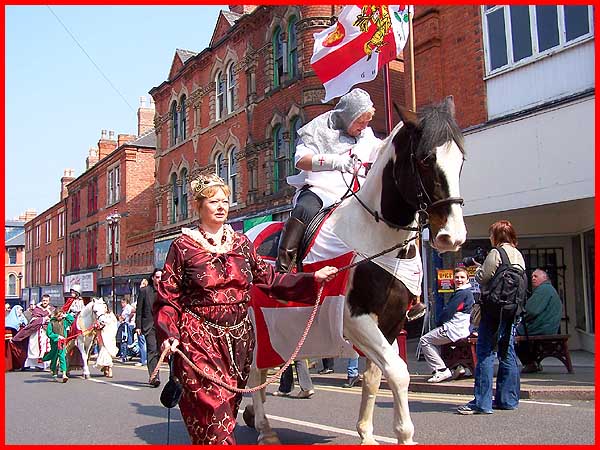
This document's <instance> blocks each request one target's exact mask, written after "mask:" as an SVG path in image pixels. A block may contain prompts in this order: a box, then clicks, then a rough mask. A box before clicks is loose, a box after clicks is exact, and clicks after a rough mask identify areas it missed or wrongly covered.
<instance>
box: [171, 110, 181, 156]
mask: <svg viewBox="0 0 600 450" xmlns="http://www.w3.org/2000/svg"><path fill="white" fill-rule="evenodd" d="M178 134H179V119H178V114H177V102H173V103H172V104H171V146H173V145H176V144H177V137H178Z"/></svg>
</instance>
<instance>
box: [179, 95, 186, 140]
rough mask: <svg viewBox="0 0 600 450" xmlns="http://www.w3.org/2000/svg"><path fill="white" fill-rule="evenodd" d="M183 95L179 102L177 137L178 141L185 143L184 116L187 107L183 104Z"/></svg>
mask: <svg viewBox="0 0 600 450" xmlns="http://www.w3.org/2000/svg"><path fill="white" fill-rule="evenodd" d="M185 100H186V98H185V95H182V96H181V101H180V113H179V136H180V141H185V138H186V137H187V131H186V128H187V114H186V107H187V105H186V104H185Z"/></svg>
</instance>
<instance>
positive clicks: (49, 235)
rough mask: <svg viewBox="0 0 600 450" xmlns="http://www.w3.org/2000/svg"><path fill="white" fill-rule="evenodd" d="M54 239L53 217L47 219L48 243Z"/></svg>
mask: <svg viewBox="0 0 600 450" xmlns="http://www.w3.org/2000/svg"><path fill="white" fill-rule="evenodd" d="M51 240H52V219H48V220H46V244H47V243H49V242H50V241H51Z"/></svg>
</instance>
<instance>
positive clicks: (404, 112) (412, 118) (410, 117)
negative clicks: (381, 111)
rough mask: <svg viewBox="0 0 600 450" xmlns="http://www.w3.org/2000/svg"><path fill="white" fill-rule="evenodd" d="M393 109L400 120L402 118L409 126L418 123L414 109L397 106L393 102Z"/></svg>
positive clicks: (415, 125)
mask: <svg viewBox="0 0 600 450" xmlns="http://www.w3.org/2000/svg"><path fill="white" fill-rule="evenodd" d="M394 109H395V110H396V112H397V113H398V115H399V116H400V120H402V122H403V123H404V125H406V126H409V127H410V126H413V127H417V126H418V125H419V118H418V117H417V113H415V112H414V111H411V110H410V109H407V108H403V107H402V106H398V105H397V104H396V103H395V102H394Z"/></svg>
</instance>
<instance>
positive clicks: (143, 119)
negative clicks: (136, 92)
mask: <svg viewBox="0 0 600 450" xmlns="http://www.w3.org/2000/svg"><path fill="white" fill-rule="evenodd" d="M154 115H155V110H154V99H153V98H152V97H150V104H149V105H148V104H147V102H146V97H140V107H139V108H138V113H137V116H138V136H141V135H142V134H145V133H147V132H148V131H150V130H151V129H152V128H154Z"/></svg>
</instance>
